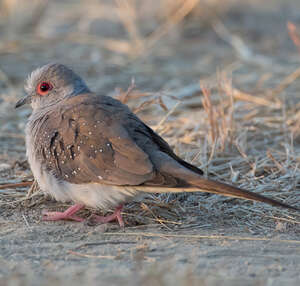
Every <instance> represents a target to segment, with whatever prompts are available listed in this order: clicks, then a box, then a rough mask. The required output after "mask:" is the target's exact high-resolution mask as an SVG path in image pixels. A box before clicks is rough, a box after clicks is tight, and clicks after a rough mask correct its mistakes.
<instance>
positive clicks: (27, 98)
mask: <svg viewBox="0 0 300 286" xmlns="http://www.w3.org/2000/svg"><path fill="white" fill-rule="evenodd" d="M30 103H31V96H30V95H26V96H24V97H23V98H21V99H20V100H19V101H18V102H17V103H16V105H15V108H18V107H20V106H22V105H24V104H30Z"/></svg>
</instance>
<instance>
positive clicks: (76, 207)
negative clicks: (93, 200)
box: [43, 204, 84, 222]
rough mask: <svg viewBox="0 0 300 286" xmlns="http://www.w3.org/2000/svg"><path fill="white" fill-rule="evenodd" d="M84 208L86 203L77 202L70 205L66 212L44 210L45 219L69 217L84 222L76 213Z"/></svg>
mask: <svg viewBox="0 0 300 286" xmlns="http://www.w3.org/2000/svg"><path fill="white" fill-rule="evenodd" d="M82 208H84V205H80V204H76V205H74V206H71V207H69V208H68V209H67V210H65V211H64V212H43V220H47V221H53V220H61V219H68V220H74V221H79V222H82V221H84V219H83V218H81V217H79V216H76V215H74V214H75V213H76V212H78V211H79V210H81V209H82Z"/></svg>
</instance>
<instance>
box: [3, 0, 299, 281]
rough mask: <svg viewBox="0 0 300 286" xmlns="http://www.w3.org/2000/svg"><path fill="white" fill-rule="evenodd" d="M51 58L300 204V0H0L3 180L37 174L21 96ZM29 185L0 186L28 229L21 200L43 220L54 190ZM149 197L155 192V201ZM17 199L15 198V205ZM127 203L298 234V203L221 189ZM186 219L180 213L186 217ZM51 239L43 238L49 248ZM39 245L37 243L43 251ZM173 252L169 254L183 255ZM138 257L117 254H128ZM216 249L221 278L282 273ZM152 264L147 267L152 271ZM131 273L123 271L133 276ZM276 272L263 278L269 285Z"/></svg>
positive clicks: (29, 213)
mask: <svg viewBox="0 0 300 286" xmlns="http://www.w3.org/2000/svg"><path fill="white" fill-rule="evenodd" d="M49 62H61V63H63V64H66V65H68V66H70V67H71V68H73V69H74V70H75V71H76V72H77V73H78V74H79V75H80V76H81V77H83V78H84V79H85V80H86V82H87V84H88V86H89V87H90V89H91V90H93V91H95V92H98V93H101V94H106V95H110V96H113V97H116V98H118V99H120V100H122V101H123V102H125V103H127V104H129V106H130V107H131V108H132V110H133V111H134V112H136V113H137V114H138V115H139V116H140V117H141V118H142V119H143V120H145V121H146V122H147V123H148V124H149V125H150V126H151V127H152V128H153V129H155V131H157V132H158V133H159V134H160V135H162V136H163V137H164V138H165V139H166V140H167V141H168V142H169V143H170V145H171V146H172V147H173V148H174V150H175V152H176V153H177V154H179V155H180V156H181V157H183V158H184V159H186V160H188V161H189V162H192V163H194V164H196V165H197V166H199V167H200V168H202V169H203V170H204V171H205V173H206V174H210V176H214V177H215V178H216V179H219V180H222V181H226V182H229V183H234V184H237V185H238V186H240V187H243V188H247V189H251V190H255V191H257V192H260V193H262V194H266V195H270V196H273V197H277V198H278V199H281V200H285V202H286V203H289V204H291V205H299V192H300V191H299V190H300V188H299V183H298V182H299V180H300V173H299V170H298V165H299V160H300V157H299V152H300V144H299V143H300V136H299V135H300V128H299V126H300V103H299V98H300V80H299V77H300V66H299V65H300V1H299V0H264V1H262V0H240V1H239V0H223V1H219V0H160V1H159V0H152V1H149V0H110V1H109V0H72V1H71V0H51V1H45V0H0V183H1V184H6V183H18V182H20V181H28V180H32V174H31V171H30V169H29V166H28V164H27V161H26V156H25V146H24V144H25V143H24V128H25V124H26V120H27V117H28V116H29V115H30V113H31V109H30V107H25V108H22V109H20V110H17V111H16V110H15V109H14V105H15V103H16V101H17V100H18V99H19V98H21V97H22V96H23V92H24V91H23V85H24V81H25V80H26V78H27V75H28V74H29V73H30V72H31V71H32V70H33V69H35V68H37V67H39V66H41V65H43V64H46V63H49ZM27 189H28V188H21V189H14V190H3V191H2V192H0V215H1V216H2V217H3V218H7V219H8V221H9V223H11V221H14V222H17V223H20V225H21V226H20V231H21V230H22V231H23V232H24V233H26V231H27V228H26V225H25V224H24V222H23V219H22V217H21V215H20V213H22V214H23V213H24V212H25V214H26V217H27V219H28V221H29V224H31V222H32V225H36V223H35V222H36V220H38V219H39V218H40V212H39V211H40V210H41V209H44V208H45V206H46V207H47V206H49V204H50V203H49V202H46V201H44V200H43V199H41V196H35V197H32V198H31V197H30V198H29V199H30V200H29V199H28V198H26V202H28V200H29V202H30V203H29V207H28V204H27V205H26V206H27V207H25V206H24V204H23V203H24V200H25V199H24V198H25V196H26V193H25V191H27ZM270 190H271V191H270ZM37 198H38V199H37ZM19 202H22V203H19ZM158 202H160V203H161V204H165V205H164V206H168V204H169V203H171V202H172V208H171V207H170V210H168V211H169V212H166V213H164V212H163V210H162V208H159V207H157V208H156V207H154V206H157V203H158ZM200 202H201V204H200ZM47 204H48V205H47ZM52 204H53V206H54V207H57V204H55V203H53V202H52ZM148 206H150V207H151V206H152V209H151V212H150V211H147V210H148ZM16 207H20V208H19V209H18V210H17V212H16ZM64 207H65V206H64ZM165 208H166V207H165ZM200 209H201V212H200ZM126 212H129V213H130V212H131V216H125V218H126V220H127V221H130V225H131V226H132V225H148V224H149V223H150V222H151V223H157V224H159V225H160V226H161V224H160V222H159V223H158V220H157V218H158V217H160V218H162V219H165V220H166V222H165V224H164V225H163V226H161V227H162V228H163V229H164V230H170V229H172V230H174V229H176V230H179V231H180V229H181V227H182V229H184V231H186V230H187V229H189V227H190V229H195V228H196V229H197V231H198V230H199V229H200V227H202V226H203V227H204V229H206V230H208V231H209V230H212V231H214V230H215V229H217V230H218V231H219V232H222V233H229V234H232V233H238V234H240V233H241V234H242V235H244V234H245V233H246V234H247V233H250V234H257V233H260V234H265V235H270V234H274V233H275V234H277V233H278V232H280V233H281V232H285V233H287V234H286V235H287V237H286V238H287V239H291V238H293V237H294V238H295V239H297V234H298V235H299V219H297V217H296V216H292V215H290V214H288V213H285V212H282V211H281V210H277V209H275V208H271V207H268V206H265V205H256V204H252V203H249V202H241V201H237V200H232V199H229V198H223V197H218V196H216V195H210V196H208V195H205V194H191V195H188V196H187V195H186V194H181V195H176V196H173V195H172V196H170V195H164V194H162V195H159V196H157V197H155V198H153V200H152V201H151V200H149V201H147V202H146V203H145V204H144V205H140V204H133V205H129V206H128V207H127V209H126ZM137 214H140V215H139V216H138V215H137ZM221 214H222V218H220V215H221ZM197 215H199V216H200V219H197ZM191 217H192V218H195V219H194V220H191ZM275 217H276V219H275ZM278 217H280V218H281V220H280V219H279V220H278ZM170 221H173V222H175V223H173V224H172V223H169V222H170ZM179 221H184V226H183V225H181V224H179V223H178V222H179ZM0 224H1V221H0ZM7 225H8V224H7ZM174 225H175V226H174ZM195 225H196V227H195ZM2 226H3V227H2ZM4 226H5V224H4V223H3V224H2V225H1V227H2V231H3V233H1V231H0V238H1V237H3V239H6V242H9V241H15V242H18V241H19V240H18V239H19V236H18V235H17V232H16V236H15V237H14V238H13V240H12V237H10V236H9V235H8V236H5V235H4V234H6V232H5V229H6V228H5V227H4ZM9 227H11V226H9ZM9 227H8V226H7V229H6V230H7V232H8V233H10V232H9V231H11V229H10V230H9ZM37 227H40V228H43V230H44V234H41V235H40V233H41V229H38V230H37V232H38V233H39V235H38V236H39V239H40V240H41V241H42V242H41V245H43V243H44V241H43V239H44V240H45V241H48V233H50V235H51V237H52V236H53V233H51V232H52V231H53V229H51V228H50V227H49V225H47V224H42V225H37ZM47 227H49V228H47ZM175 227H176V228H175ZM197 227H199V228H197ZM235 227H236V228H235ZM72 231H74V230H73V229H71V228H70V229H68V231H67V232H66V233H65V230H64V229H59V231H58V233H59V235H60V236H62V237H63V236H64V235H66V236H67V235H70V237H73V236H74V233H73V232H72ZM75 231H76V230H75ZM14 232H15V230H14ZM83 232H84V233H85V232H86V230H84V231H83ZM78 233H80V231H79V232H78ZM55 236H56V233H55ZM95 236H96V234H95ZM36 237H37V236H36V235H35V236H33V237H32V238H28V237H27V236H25V238H26V239H27V240H26V239H25V240H24V241H25V242H26V241H27V242H28V243H27V244H26V243H25V244H23V241H22V242H20V243H19V246H21V247H22V248H23V247H24V249H26V253H25V254H24V255H23V256H22V257H21V261H22V259H23V260H24V261H27V262H28V263H29V265H30V264H31V263H32V261H33V260H34V259H33V258H32V257H35V256H30V253H31V251H33V252H34V251H36V250H32V249H31V247H32V241H34V240H35V239H36ZM298 237H299V236H298ZM89 238H91V237H90V236H89ZM78 239H79V238H78ZM80 239H82V237H80ZM84 239H88V238H86V237H84ZM66 240H68V238H67V239H66ZM61 242H64V243H65V240H64V239H62V240H61ZM2 245H4V243H2ZM16 245H17V243H16V244H14V246H13V247H12V248H11V249H8V250H7V249H5V253H6V254H5V255H4V257H6V258H7V257H10V255H13V253H15V252H16V251H18V248H17V246H16ZM56 246H57V245H56V244H55V243H53V245H51V246H49V245H48V244H47V247H49V249H52V250H53V253H54V252H55V250H56V248H57V247H56ZM51 247H52V248H51ZM222 247H223V245H221V248H222ZM43 249H45V248H41V249H40V250H39V251H41V253H43ZM232 249H234V247H233V248H232ZM232 249H229V254H228V257H229V256H230V253H231V252H232ZM257 249H259V248H258V247H254V249H253V251H254V252H255V251H256V250H257ZM273 250H274V249H272V250H270V251H271V252H272V251H273ZM180 251H181V252H180ZM186 251H187V253H190V252H189V251H191V252H194V250H193V248H191V249H190V250H186V249H184V250H182V249H181V250H178V253H182V254H183V256H184V255H185V253H186ZM50 252H51V251H50ZM50 252H49V253H50ZM108 252H109V251H108ZM176 252H177V251H176ZM3 253H4V252H3ZM49 253H47V255H49V257H48V256H47V255H45V257H46V256H47V257H46V258H45V259H49V260H51V259H54V260H55V261H59V263H60V264H59V265H60V270H61V273H62V276H61V277H64V274H65V273H67V272H68V271H71V270H70V269H71V266H72V265H73V264H70V265H71V266H69V265H68V263H65V260H64V259H65V258H64V257H61V254H57V255H56V256H55V258H53V257H52V256H51V255H52V254H51V253H50V254H49ZM53 255H54V254H53ZM245 255H247V254H245ZM276 255H277V254H276V253H275V254H274V257H275V256H276ZM0 256H1V253H0ZM221 256H222V255H221ZM250 256H251V254H250ZM24 257H25V258H24ZM125 257H127V256H125ZM213 257H215V256H213ZM222 257H223V256H222ZM0 258H1V257H0ZM204 258H205V255H204ZM39 259H40V258H39ZM84 259H85V258H82V259H81V260H80V263H81V264H80V265H81V266H80V267H82V268H80V269H81V271H85V267H86V266H85V260H84ZM223 259H224V258H223ZM284 259H286V260H284ZM295 259H298V260H295V261H297V263H296V262H295V263H294V264H293V265H292V266H291V268H290V271H291V272H288V271H287V272H284V275H285V276H284V277H286V278H292V277H298V278H299V274H298V273H299V269H297V265H300V263H299V261H300V258H299V255H298V256H297V257H296V258H295ZM8 260H9V259H8ZM17 260H18V259H15V260H14V259H11V260H9V261H10V263H11V264H9V265H11V268H10V269H15V268H14V267H16V268H17V269H18V261H17ZM216 260H217V259H216ZM39 261H44V260H43V259H41V260H39ZM45 261H46V260H45ZM78 261H79V260H78ZM78 261H77V260H76V261H75V262H76V263H74V265H76V266H75V268H76V267H77V262H78ZM120 261H121V260H120ZM178 261H179V260H178ZM178 261H177V260H176V261H175V262H174V264H175V265H177V266H178V265H179V266H180V265H182V264H180V263H183V262H180V261H181V260H180V261H179V262H178ZM195 261H196V262H195V263H194V265H193V267H198V270H199V271H198V274H200V275H202V274H203V273H204V274H205V273H212V272H214V269H213V266H212V265H213V264H214V263H213V262H211V265H208V264H206V262H205V261H203V260H201V259H200V260H195ZM211 261H212V260H211ZM214 261H215V260H214ZM249 261H252V260H251V258H249ZM282 261H283V262H282V265H283V266H286V265H288V264H289V263H290V260H288V255H287V256H286V258H282ZM121 262H122V261H121ZM121 262H120V263H121ZM246 262H247V261H246ZM246 262H245V265H246ZM45 263H46V262H45ZM130 263H131V262H130ZM130 263H129V264H128V265H125V266H124V263H123V264H122V267H125V268H126V267H127V266H128V267H129V268H130V265H131V264H130ZM178 263H179V264H178ZM219 263H220V264H219V266H220V265H221V266H220V269H221V270H222V271H223V272H222V271H221V272H220V273H221V274H220V277H221V278H220V280H219V281H221V282H224V280H223V278H222V277H227V276H228V277H230V275H232V276H234V277H238V276H239V275H241V273H243V274H245V275H246V276H247V277H250V278H251V277H252V276H251V275H252V274H251V273H259V275H261V276H259V277H262V279H265V278H266V277H269V276H271V277H273V276H274V277H277V276H276V275H277V274H278V273H281V270H278V271H277V270H276V269H277V268H276V269H275V268H274V269H275V270H274V269H273V268H272V267H271V266H270V268H266V267H265V268H264V266H265V264H268V263H267V262H265V261H264V262H262V263H261V264H258V265H257V266H253V267H254V268H253V270H252V272H251V271H250V270H249V269H250V268H251V267H250V266H249V267H250V268H249V267H248V268H247V266H245V265H244V266H243V267H245V268H243V267H242V266H241V268H239V267H237V265H240V264H239V262H236V264H235V263H234V262H232V265H231V264H230V265H229V266H228V268H226V267H225V266H224V265H228V264H227V263H226V262H224V260H220V261H219ZM247 263H248V262H247ZM183 264H184V263H183ZM0 265H2V264H1V259H0ZM3 265H4V266H5V265H6V261H5V262H4V263H3ZM47 265H48V264H47ZM216 265H217V264H216ZM247 265H248V264H247ZM253 265H255V263H253ZM4 266H3V267H4ZM283 266H282V267H283ZM5 267H6V266H5ZM9 267H10V266H9ZM34 267H36V268H33V269H34V270H32V269H31V270H30V271H31V272H30V271H29V272H30V273H33V272H34V271H35V269H40V268H39V267H40V264H39V265H38V266H34ZM51 267H52V266H51ZM51 267H50V268H51ZM68 267H69V268H68ZM222 267H225V268H222ZM255 267H257V268H255ZM259 267H261V268H259ZM293 267H294V268H293ZM283 268H284V267H283ZM3 269H5V268H3ZM72 269H73V268H72ZM82 269H83V270H82ZM97 269H98V268H97ZM122 269H123V268H122ZM212 269H213V270H212ZM239 269H240V270H239ZM241 269H242V270H241ZM270 269H271V270H270ZM280 269H281V268H280ZM25 270H26V269H25ZM26 271H27V270H26ZM26 271H24V272H26ZM64 271H66V272H64ZM72 271H73V270H72ZM98 271H100V270H99V269H98ZM101 271H102V270H101ZM122 271H124V272H122V273H123V274H124V273H125V274H126V273H128V271H129V270H128V269H127V268H126V269H125V270H124V269H123V270H122ZM126 271H127V272H126ZM205 271H207V272H205ZM276 271H277V272H276ZM50 272H51V269H50ZM104 272H105V269H104V270H103V271H102V272H101V273H102V274H103V273H104ZM154 272H155V271H154ZM12 273H14V270H12ZM99 273H100V272H99ZM99 273H98V274H99ZM101 273H100V274H101ZM105 273H106V274H107V269H106V272H105ZM155 273H157V272H155ZM218 273H219V272H218ZM0 274H1V270H0ZM98 274H97V275H98ZM100 274H99V275H100ZM32 275H33V274H32ZM130 275H131V274H130ZM128 277H129V276H128ZM130 277H131V276H130ZM147 277H148V276H147ZM149 277H150V278H149ZM149 277H148V278H147V279H150V280H151V279H153V277H155V275H154V276H153V275H152V276H151V275H150V276H149ZM151 277H152V278H151ZM205 277H206V276H205ZM253 277H254V276H253ZM253 277H252V278H253ZM0 278H1V275H0ZM252 278H251V279H252ZM91 279H92V278H91ZM126 279H127V278H126ZM126 279H125V280H126ZM128 279H129V280H128V281H127V280H126V281H127V282H126V283H128V284H126V285H135V284H134V283H133V282H132V281H133V280H131V278H128ZM184 279H185V278H184ZM29 280H30V279H29ZM150 280H149V281H150ZM171 280H172V279H171ZM173 280H174V277H173ZM175 280H176V279H175ZM1 281H2V280H1V279H0V284H1ZM3 281H4V280H3ZM14 281H19V280H18V279H17V280H14ZM30 281H31V280H30ZM62 281H63V280H62ZM151 281H154V280H151ZM168 281H169V280H168ZM186 281H188V280H186ZM195 281H196V280H195ZM77 282H78V281H77ZM123 282H124V281H123ZM175 282H176V281H175ZM175 282H174V283H175ZM3 283H4V282H3ZM5 283H6V282H5ZM49 283H50V282H49ZM124 283H125V282H124ZM153 283H154V282H153ZM155 283H156V282H155ZM178 283H179V282H178ZM195 283H196V282H195ZM228 283H229V284H228V285H233V284H231V282H230V281H229V282H228ZM272 283H273V282H272ZM272 283H271V284H270V283H269V284H268V285H275V284H272ZM29 284H30V283H29ZM29 284H28V285H29ZM196 284H197V283H196ZM196 284H195V285H196ZM4 285H6V284H4ZM7 285H8V284H7ZM9 285H15V284H9ZM16 285H24V284H16ZM30 285H31V284H30ZM37 285H41V284H37ZM49 285H51V284H49ZM62 285H65V284H64V283H62ZM73 285H77V284H76V283H75V284H73ZM124 285H125V284H124ZM137 285H138V284H137ZM144 285H156V284H147V283H145V284H144ZM157 285H165V284H157ZM174 285H177V284H176V283H175V284H174ZM178 285H179V284H178ZM186 285H188V284H186ZM197 285H199V284H197ZM201 285H202V284H201ZM203 285H219V284H213V283H212V284H209V283H208V284H203ZM220 285H223V284H220ZM226 285H227V284H226ZM236 285H240V284H236ZM249 285H250V284H249ZM257 285H259V284H257ZM276 285H277V284H276ZM278 285H282V284H278ZM295 285H296V284H295ZM297 285H299V284H297Z"/></svg>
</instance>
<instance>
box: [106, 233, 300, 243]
mask: <svg viewBox="0 0 300 286" xmlns="http://www.w3.org/2000/svg"><path fill="white" fill-rule="evenodd" d="M103 235H118V236H137V237H138V236H142V237H159V238H182V239H185V238H187V239H196V240H198V239H210V240H222V239H223V240H237V241H244V240H246V241H269V242H276V243H291V244H300V240H288V239H272V238H267V237H244V236H225V235H198V234H170V233H151V232H125V233H121V232H119V233H115V232H105V233H103Z"/></svg>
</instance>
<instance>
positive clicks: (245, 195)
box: [139, 178, 300, 211]
mask: <svg viewBox="0 0 300 286" xmlns="http://www.w3.org/2000/svg"><path fill="white" fill-rule="evenodd" d="M191 185H192V186H191V187H183V188H179V187H176V188H170V187H155V186H149V187H148V186H143V187H141V188H140V189H139V190H140V191H143V192H146V193H166V192H170V193H180V192H207V193H214V194H219V195H223V196H228V197H234V198H241V199H246V200H252V201H258V202H262V203H266V204H269V205H273V206H277V207H283V208H286V209H292V210H296V211H300V208H297V207H294V206H290V205H288V204H286V203H283V202H280V201H277V200H274V199H271V198H268V197H265V196H263V195H260V194H257V193H254V192H250V191H246V190H243V189H240V188H238V187H234V186H231V185H228V184H224V183H220V182H216V181H213V180H207V179H204V178H198V179H197V180H196V181H193V182H192V183H191Z"/></svg>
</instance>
